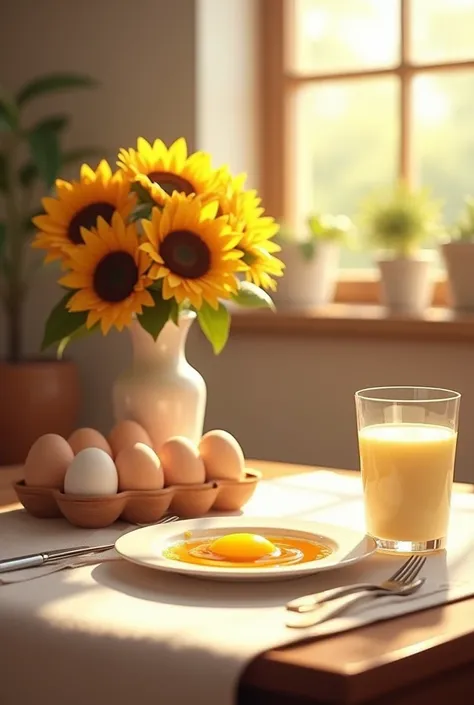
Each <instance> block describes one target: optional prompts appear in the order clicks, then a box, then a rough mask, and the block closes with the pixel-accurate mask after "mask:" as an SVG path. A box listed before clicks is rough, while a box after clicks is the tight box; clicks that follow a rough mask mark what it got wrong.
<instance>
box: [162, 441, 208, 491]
mask: <svg viewBox="0 0 474 705" xmlns="http://www.w3.org/2000/svg"><path fill="white" fill-rule="evenodd" d="M160 460H161V466H162V468H163V473H164V476H165V485H166V486H167V487H169V485H195V484H199V483H203V482H204V481H205V479H206V471H205V470H204V463H203V462H202V459H201V457H200V455H199V451H198V449H197V447H196V446H195V445H194V443H192V442H191V441H190V440H189V439H188V438H184V436H174V437H173V438H170V439H169V440H167V441H166V442H165V443H163V445H162V446H161V450H160Z"/></svg>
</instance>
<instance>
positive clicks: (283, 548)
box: [163, 533, 331, 568]
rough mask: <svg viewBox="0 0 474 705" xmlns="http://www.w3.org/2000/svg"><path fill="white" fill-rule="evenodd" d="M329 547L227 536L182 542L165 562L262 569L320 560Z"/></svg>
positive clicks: (168, 553) (282, 538) (299, 541)
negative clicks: (169, 560)
mask: <svg viewBox="0 0 474 705" xmlns="http://www.w3.org/2000/svg"><path fill="white" fill-rule="evenodd" d="M330 554H331V549H330V548H329V547H328V546H325V545H323V544H320V543H317V542H315V541H309V540H307V539H302V538H295V537H289V536H261V535H260V534H252V533H235V534H224V535H222V536H216V537H206V538H205V539H204V540H203V538H201V539H195V540H187V541H181V542H179V543H176V544H174V545H173V546H169V547H168V548H167V549H165V551H164V553H163V555H164V557H165V558H168V559H171V560H176V561H183V562H185V563H194V564H198V565H208V566H214V567H220V568H232V567H235V568H262V567H266V566H268V567H272V566H280V565H289V564H295V563H306V562H308V561H314V560H319V559H321V558H325V557H326V556H328V555H330Z"/></svg>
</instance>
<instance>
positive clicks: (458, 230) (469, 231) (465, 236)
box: [448, 196, 474, 243]
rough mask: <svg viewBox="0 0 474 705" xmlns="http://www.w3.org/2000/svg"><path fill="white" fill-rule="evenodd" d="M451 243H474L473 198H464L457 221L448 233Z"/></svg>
mask: <svg viewBox="0 0 474 705" xmlns="http://www.w3.org/2000/svg"><path fill="white" fill-rule="evenodd" d="M448 236H449V239H450V241H451V242H471V243H474V197H473V196H466V197H465V199H464V209H463V212H462V213H461V216H460V217H459V219H458V221H457V222H456V223H455V224H454V225H453V227H452V228H451V229H450V230H449V231H448Z"/></svg>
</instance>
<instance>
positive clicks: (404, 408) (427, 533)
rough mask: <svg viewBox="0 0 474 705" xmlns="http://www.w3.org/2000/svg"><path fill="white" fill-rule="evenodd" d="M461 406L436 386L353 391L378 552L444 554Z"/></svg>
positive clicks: (369, 523)
mask: <svg viewBox="0 0 474 705" xmlns="http://www.w3.org/2000/svg"><path fill="white" fill-rule="evenodd" d="M460 399H461V395H460V394H459V393H458V392H453V391H450V390H449V389H437V388H433V387H374V388H371V389H362V390H360V391H358V392H356V395H355V401H356V412H357V429H358V438H359V454H360V469H361V475H362V484H363V488H364V504H365V517H366V525H367V531H368V533H369V534H370V535H371V536H373V537H374V538H375V539H376V541H377V543H378V546H379V549H381V550H385V551H398V552H403V553H407V552H409V553H418V552H428V551H436V550H439V549H442V548H444V547H445V545H446V536H447V532H448V522H449V509H450V502H451V490H452V485H453V475H454V460H455V455H456V442H457V435H458V416H459V402H460Z"/></svg>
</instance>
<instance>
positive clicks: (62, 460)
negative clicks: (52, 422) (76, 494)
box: [23, 433, 74, 490]
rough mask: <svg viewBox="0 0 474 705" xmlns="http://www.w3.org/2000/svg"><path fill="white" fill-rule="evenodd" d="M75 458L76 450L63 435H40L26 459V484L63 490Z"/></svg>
mask: <svg viewBox="0 0 474 705" xmlns="http://www.w3.org/2000/svg"><path fill="white" fill-rule="evenodd" d="M73 460H74V452H73V450H72V448H71V446H70V445H69V443H68V442H67V441H66V440H65V439H64V438H63V437H62V436H58V435H57V434H56V433H47V434H46V435H45V436H40V437H39V438H38V439H37V440H36V441H35V442H34V443H33V445H32V446H31V448H30V451H29V453H28V456H27V458H26V461H25V466H24V468H23V471H24V478H25V484H27V485H30V486H31V487H50V488H57V489H58V490H62V489H63V486H64V477H65V475H66V471H67V469H68V467H69V465H70V464H71V463H72V461H73Z"/></svg>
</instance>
